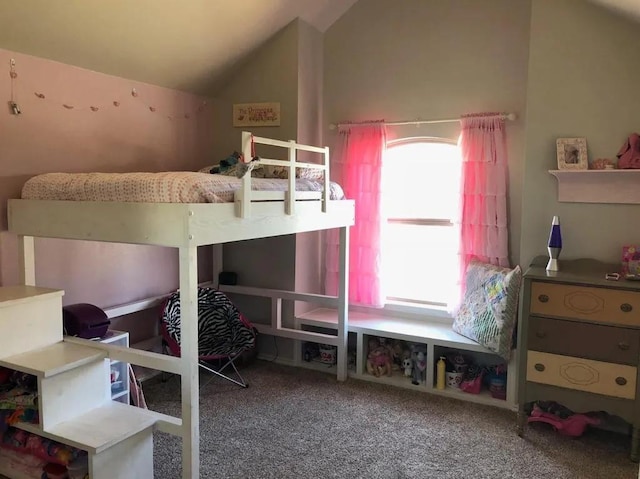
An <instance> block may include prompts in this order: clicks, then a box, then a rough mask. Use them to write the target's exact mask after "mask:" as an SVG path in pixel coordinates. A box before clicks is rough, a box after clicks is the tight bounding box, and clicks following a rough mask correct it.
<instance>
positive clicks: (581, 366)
mask: <svg viewBox="0 0 640 479" xmlns="http://www.w3.org/2000/svg"><path fill="white" fill-rule="evenodd" d="M636 376H637V368H635V367H633V366H626V365H622V364H613V363H607V362H602V361H593V360H590V359H582V358H576V357H572V356H561V355H559V354H550V353H541V352H538V351H528V352H527V381H532V382H535V383H540V384H549V385H551V386H559V387H562V388H567V389H574V390H578V391H587V392H590V393H595V394H603V395H605V396H612V397H618V398H624V399H635V397H636Z"/></svg>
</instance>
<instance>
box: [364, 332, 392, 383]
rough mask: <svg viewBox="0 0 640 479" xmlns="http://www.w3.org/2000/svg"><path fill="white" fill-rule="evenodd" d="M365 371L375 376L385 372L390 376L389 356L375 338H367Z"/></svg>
mask: <svg viewBox="0 0 640 479" xmlns="http://www.w3.org/2000/svg"><path fill="white" fill-rule="evenodd" d="M367 372H368V373H369V374H372V375H374V376H375V377H377V378H379V377H380V376H383V375H385V374H386V375H387V376H391V358H390V357H389V352H388V349H387V348H386V347H384V346H381V345H380V344H379V343H378V341H376V339H375V338H371V339H370V340H369V354H368V355H367Z"/></svg>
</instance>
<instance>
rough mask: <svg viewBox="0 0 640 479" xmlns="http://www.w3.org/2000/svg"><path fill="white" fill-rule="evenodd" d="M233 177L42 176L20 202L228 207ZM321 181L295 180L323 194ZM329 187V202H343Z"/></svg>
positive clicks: (262, 181) (274, 184)
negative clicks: (126, 203) (182, 204)
mask: <svg viewBox="0 0 640 479" xmlns="http://www.w3.org/2000/svg"><path fill="white" fill-rule="evenodd" d="M241 185H242V180H240V179H238V178H236V177H233V176H224V175H212V174H209V173H196V172H190V171H172V172H163V173H45V174H42V175H38V176H34V177H33V178H31V179H29V180H28V181H27V182H26V183H25V184H24V186H23V188H22V198H23V199H33V200H67V201H123V202H143V203H227V202H233V194H234V192H235V191H236V190H238V189H240V187H241ZM251 186H252V189H254V190H266V191H286V190H287V189H288V180H281V179H275V178H252V179H251ZM322 188H323V184H322V182H321V181H315V180H309V179H302V178H300V179H296V190H297V191H322ZM343 198H344V193H343V191H342V188H341V187H340V185H338V184H337V183H331V187H330V199H332V200H333V199H343Z"/></svg>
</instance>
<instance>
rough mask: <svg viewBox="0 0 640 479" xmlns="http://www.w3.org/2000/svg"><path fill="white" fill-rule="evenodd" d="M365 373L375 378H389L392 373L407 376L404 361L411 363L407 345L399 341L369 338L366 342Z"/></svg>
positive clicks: (375, 337)
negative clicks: (400, 373) (402, 373)
mask: <svg viewBox="0 0 640 479" xmlns="http://www.w3.org/2000/svg"><path fill="white" fill-rule="evenodd" d="M367 347H368V348H367V372H368V373H369V374H371V375H373V376H375V377H380V376H391V375H392V374H393V373H394V372H398V373H399V372H401V371H403V372H404V374H405V375H409V376H410V375H411V371H410V370H409V373H408V374H407V366H409V367H410V366H411V365H410V364H409V365H408V364H407V363H406V360H409V361H411V352H410V350H409V347H408V346H407V343H406V342H405V341H401V340H399V339H389V338H384V337H377V336H370V337H369V339H368V341H367Z"/></svg>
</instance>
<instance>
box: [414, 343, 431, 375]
mask: <svg viewBox="0 0 640 479" xmlns="http://www.w3.org/2000/svg"><path fill="white" fill-rule="evenodd" d="M426 377H427V346H426V345H425V344H412V345H411V384H416V385H418V384H422V383H423V382H425V380H426Z"/></svg>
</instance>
